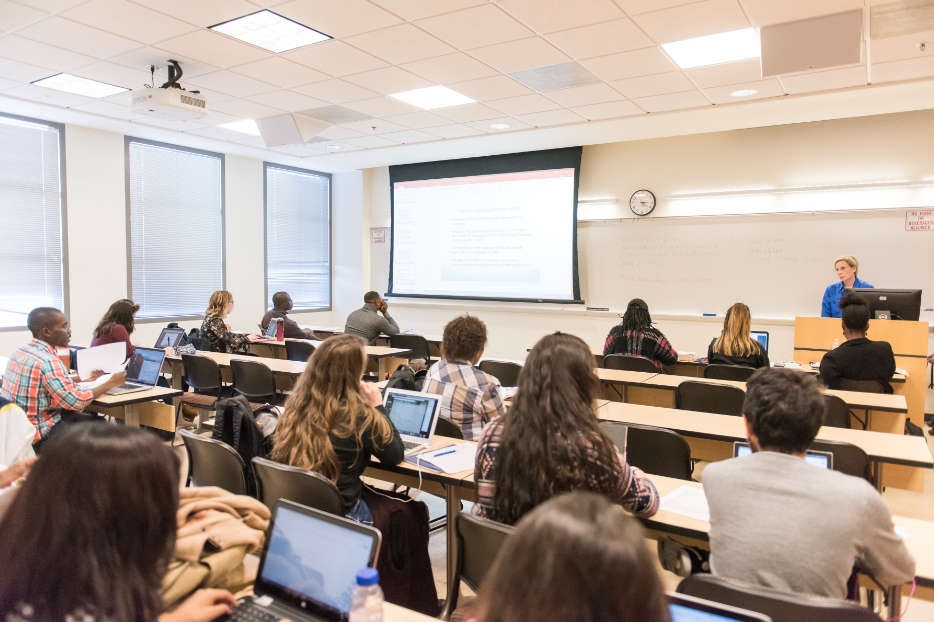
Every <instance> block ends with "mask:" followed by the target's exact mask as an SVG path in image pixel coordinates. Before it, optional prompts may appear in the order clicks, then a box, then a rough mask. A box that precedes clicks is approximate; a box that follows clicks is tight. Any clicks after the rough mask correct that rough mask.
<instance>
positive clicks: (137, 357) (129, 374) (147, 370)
mask: <svg viewBox="0 0 934 622" xmlns="http://www.w3.org/2000/svg"><path fill="white" fill-rule="evenodd" d="M164 359H165V350H159V349H156V348H139V347H138V348H136V350H135V351H134V352H133V356H131V357H130V361H129V362H128V363H127V365H126V382H125V383H123V384H122V385H121V386H119V387H114V388H113V389H111V390H110V391H107V394H108V395H122V394H123V393H131V392H133V391H145V390H146V389H151V388H153V387H154V386H156V381H157V380H158V379H159V375H160V374H161V373H162V361H163V360H164Z"/></svg>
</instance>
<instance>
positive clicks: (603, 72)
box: [581, 47, 678, 81]
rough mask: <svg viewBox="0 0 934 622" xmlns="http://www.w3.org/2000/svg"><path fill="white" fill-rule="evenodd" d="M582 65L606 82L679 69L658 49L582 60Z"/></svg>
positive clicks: (646, 49)
mask: <svg viewBox="0 0 934 622" xmlns="http://www.w3.org/2000/svg"><path fill="white" fill-rule="evenodd" d="M581 64H582V65H583V66H584V67H586V68H587V69H589V70H591V71H592V72H594V73H595V74H597V75H598V76H600V77H601V78H603V79H604V80H607V81H609V80H624V79H626V78H635V77H638V76H649V75H652V74H655V73H665V72H666V71H675V70H677V69H678V68H677V67H676V66H675V64H674V63H673V62H671V61H670V60H669V59H668V57H667V56H665V54H663V53H662V51H661V50H660V49H658V48H656V47H653V48H645V49H644V50H635V51H633V52H623V53H622V54H611V55H609V56H600V57H599V58H591V59H588V60H582V61H581Z"/></svg>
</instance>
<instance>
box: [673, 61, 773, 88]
mask: <svg viewBox="0 0 934 622" xmlns="http://www.w3.org/2000/svg"><path fill="white" fill-rule="evenodd" d="M684 73H686V74H687V76H688V77H689V78H690V79H691V80H692V81H693V82H694V83H695V84H696V85H697V86H699V87H701V88H702V89H707V88H712V87H715V86H726V85H728V84H739V83H740V82H752V81H753V80H759V79H761V78H762V66H761V65H760V63H759V59H758V58H750V59H749V60H738V61H736V62H734V63H722V64H720V65H709V66H707V67H695V68H694V69H685V70H684Z"/></svg>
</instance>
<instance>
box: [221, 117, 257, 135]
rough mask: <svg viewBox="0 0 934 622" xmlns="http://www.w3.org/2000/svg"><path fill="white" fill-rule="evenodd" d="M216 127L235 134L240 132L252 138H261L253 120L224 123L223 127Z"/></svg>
mask: <svg viewBox="0 0 934 622" xmlns="http://www.w3.org/2000/svg"><path fill="white" fill-rule="evenodd" d="M217 127H222V128H224V129H225V130H233V131H235V132H242V133H244V134H252V135H253V136H261V134H260V133H259V128H258V127H256V121H254V120H253V119H243V120H242V121H234V122H232V123H224V124H223V125H218V126H217Z"/></svg>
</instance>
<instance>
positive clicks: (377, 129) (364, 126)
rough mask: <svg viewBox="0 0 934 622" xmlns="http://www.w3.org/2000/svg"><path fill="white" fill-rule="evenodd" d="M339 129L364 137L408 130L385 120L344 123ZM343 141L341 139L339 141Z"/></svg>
mask: <svg viewBox="0 0 934 622" xmlns="http://www.w3.org/2000/svg"><path fill="white" fill-rule="evenodd" d="M341 127H343V128H345V129H348V130H356V131H357V132H362V133H363V134H365V135H370V136H372V135H374V134H388V133H389V132H402V131H405V130H407V129H409V128H407V127H403V126H401V125H399V124H397V123H391V122H389V121H386V120H385V119H367V120H366V121H354V122H353V123H344V124H342V125H341ZM341 140H343V139H341Z"/></svg>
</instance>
